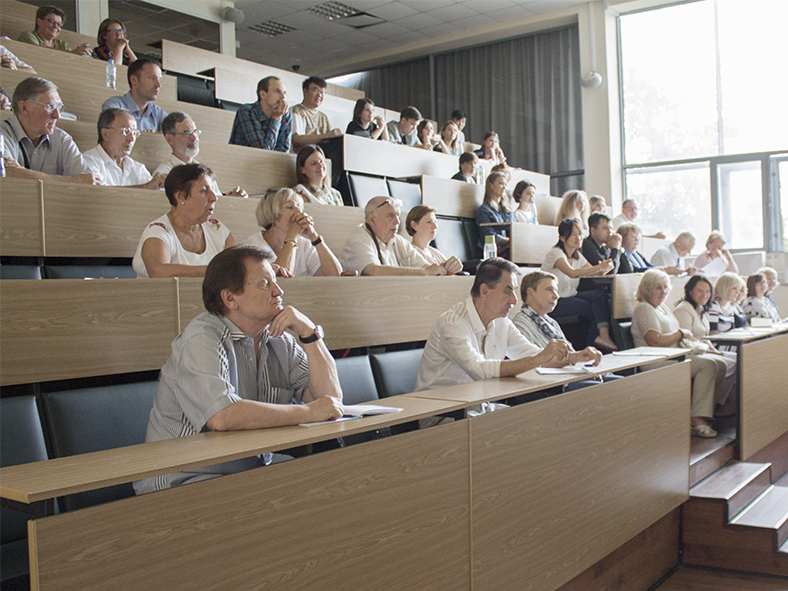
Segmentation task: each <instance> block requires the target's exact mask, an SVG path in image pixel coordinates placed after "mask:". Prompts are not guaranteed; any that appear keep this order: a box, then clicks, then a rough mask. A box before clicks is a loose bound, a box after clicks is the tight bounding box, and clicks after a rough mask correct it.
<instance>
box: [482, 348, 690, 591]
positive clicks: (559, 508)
mask: <svg viewBox="0 0 788 591" xmlns="http://www.w3.org/2000/svg"><path fill="white" fill-rule="evenodd" d="M689 384H690V369H689V363H686V362H685V363H681V364H676V365H673V366H670V367H666V368H663V369H659V370H654V371H649V372H645V373H642V374H639V375H636V376H631V377H628V378H626V379H625V380H619V381H616V382H612V383H608V384H605V385H604V387H592V388H588V389H587V390H583V391H581V392H576V393H575V394H576V395H574V396H571V397H570V396H569V395H564V396H555V397H552V398H548V399H544V400H539V401H536V402H531V403H529V404H525V405H522V406H518V407H514V408H511V409H508V410H506V411H503V412H500V413H492V414H490V415H483V416H481V417H477V418H475V419H473V420H472V421H471V457H472V458H473V468H472V474H471V480H472V482H473V493H472V495H473V496H472V499H471V502H472V509H471V511H472V522H473V525H472V526H473V567H472V572H473V588H474V590H475V591H485V590H487V589H490V590H495V591H503V590H506V589H518V590H550V591H552V590H553V589H556V588H557V587H559V586H561V585H563V584H564V583H566V582H567V581H569V580H571V579H572V578H574V577H575V576H577V575H579V574H580V573H582V572H583V571H584V570H585V569H586V568H588V567H590V566H591V565H593V564H595V563H596V562H598V561H599V560H601V559H602V558H604V557H605V556H606V555H607V554H609V553H610V552H612V551H613V550H615V549H616V548H618V547H619V546H620V545H621V544H623V543H624V542H626V541H627V540H629V539H630V538H632V537H633V536H635V535H636V534H638V533H639V532H641V531H643V530H644V529H646V528H647V527H649V526H650V525H651V524H653V523H655V522H656V521H657V520H659V519H661V518H662V517H664V516H665V515H667V514H668V513H669V512H670V511H672V510H673V509H675V508H676V507H678V506H680V505H681V504H682V503H683V502H684V501H686V500H687V498H688V497H689V468H688V458H689V445H690V433H689V398H690V391H689ZM654 392H660V393H661V394H660V395H659V396H655V395H654ZM548 532H549V535H548Z"/></svg>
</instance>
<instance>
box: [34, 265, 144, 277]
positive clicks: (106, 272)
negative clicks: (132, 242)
mask: <svg viewBox="0 0 788 591" xmlns="http://www.w3.org/2000/svg"><path fill="white" fill-rule="evenodd" d="M44 276H45V277H46V278H47V279H85V278H86V277H90V278H91V279H102V278H103V279H116V278H121V279H134V278H135V277H137V273H136V272H135V271H134V269H133V268H132V267H131V266H128V267H127V266H124V265H44Z"/></svg>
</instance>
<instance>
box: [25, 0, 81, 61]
mask: <svg viewBox="0 0 788 591" xmlns="http://www.w3.org/2000/svg"><path fill="white" fill-rule="evenodd" d="M65 23H66V13H65V12H63V11H62V10H61V9H60V8H58V7H57V6H41V7H39V9H38V10H36V26H35V28H34V29H33V30H32V31H25V32H24V33H21V34H20V35H19V38H18V40H19V41H22V42H23V43H31V44H33V45H40V46H41V47H50V48H52V49H58V50H60V51H69V52H71V53H74V54H76V55H84V56H88V57H89V56H90V43H83V44H82V45H80V46H78V47H75V48H74V49H71V46H70V45H69V44H68V43H67V42H66V41H63V40H62V39H57V36H58V35H60V31H62V30H63V25H64V24H65Z"/></svg>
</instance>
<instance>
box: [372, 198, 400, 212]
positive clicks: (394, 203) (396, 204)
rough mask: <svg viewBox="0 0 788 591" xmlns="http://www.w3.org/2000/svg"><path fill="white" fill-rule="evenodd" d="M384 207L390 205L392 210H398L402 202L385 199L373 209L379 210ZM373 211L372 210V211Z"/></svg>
mask: <svg viewBox="0 0 788 591" xmlns="http://www.w3.org/2000/svg"><path fill="white" fill-rule="evenodd" d="M384 205H391V207H393V208H394V209H400V208H401V207H402V201H400V200H399V199H394V198H392V197H387V198H386V199H385V200H384V201H381V202H380V204H378V206H377V207H376V208H375V209H380V208H381V207H383V206H384ZM373 211H374V210H373Z"/></svg>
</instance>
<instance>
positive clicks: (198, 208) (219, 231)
mask: <svg viewBox="0 0 788 591" xmlns="http://www.w3.org/2000/svg"><path fill="white" fill-rule="evenodd" d="M212 187H213V172H211V169H210V168H208V167H207V166H204V165H202V164H197V163H194V164H184V165H182V166H176V167H175V168H173V169H172V170H171V171H170V173H169V174H168V175H167V180H165V181H164V192H165V194H166V195H167V199H168V200H169V202H170V205H171V207H170V211H169V212H168V213H166V214H164V215H163V216H161V217H160V218H159V219H157V220H154V221H153V222H152V223H150V224H149V225H148V227H147V228H146V229H145V231H144V232H143V233H142V237H141V238H140V241H139V244H138V245H137V252H136V253H135V254H134V259H133V260H132V267H133V268H134V270H135V271H136V272H137V277H202V276H204V275H205V268H206V267H207V266H208V263H209V262H210V261H211V259H212V258H213V257H214V256H215V255H216V253H218V252H221V251H222V250H224V249H225V248H229V247H230V246H235V240H234V239H233V235H232V234H230V231H229V230H228V229H227V228H226V227H225V226H224V224H222V223H221V222H219V220H215V219H213V218H212V217H211V216H212V215H213V209H214V206H215V205H216V199H217V196H216V194H215V193H214V192H213V191H212V189H211V188H212Z"/></svg>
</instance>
